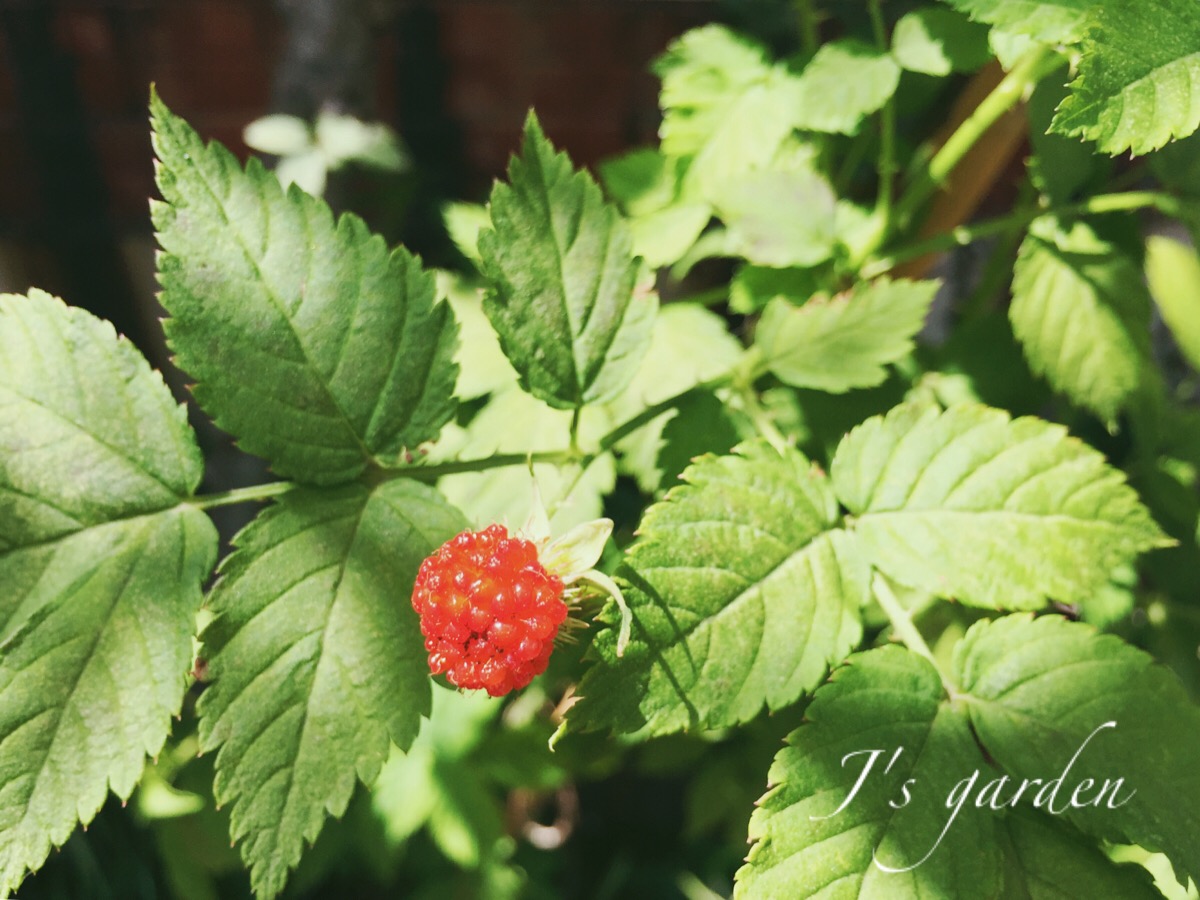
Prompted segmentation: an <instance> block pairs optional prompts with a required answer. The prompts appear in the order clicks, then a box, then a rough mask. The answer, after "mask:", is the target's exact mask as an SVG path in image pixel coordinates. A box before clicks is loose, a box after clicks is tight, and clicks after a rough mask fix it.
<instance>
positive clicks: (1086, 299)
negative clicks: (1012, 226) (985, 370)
mask: <svg viewBox="0 0 1200 900" xmlns="http://www.w3.org/2000/svg"><path fill="white" fill-rule="evenodd" d="M1008 315H1009V320H1010V321H1011V322H1012V327H1013V334H1014V335H1015V336H1016V338H1017V340H1018V341H1020V343H1021V346H1022V348H1023V349H1024V351H1025V358H1026V359H1027V360H1028V361H1029V366H1030V368H1031V369H1033V371H1034V372H1037V373H1038V374H1040V375H1044V376H1045V378H1046V380H1047V381H1049V382H1050V384H1051V386H1053V387H1054V388H1055V389H1056V390H1058V391H1061V392H1062V393H1065V394H1066V395H1067V396H1068V397H1070V398H1071V399H1072V400H1074V401H1075V402H1076V403H1078V404H1079V405H1081V406H1083V407H1086V408H1087V409H1090V410H1091V411H1093V412H1094V413H1096V414H1097V415H1098V416H1100V417H1101V418H1102V419H1104V420H1105V421H1106V422H1112V421H1114V420H1115V419H1116V416H1117V414H1118V413H1119V412H1120V411H1121V410H1122V409H1123V408H1124V406H1125V404H1126V403H1127V402H1128V400H1129V398H1130V397H1131V396H1132V395H1133V392H1134V390H1135V389H1136V388H1137V386H1138V384H1139V382H1140V379H1141V377H1142V368H1143V365H1144V364H1145V363H1146V361H1147V360H1148V358H1149V354H1150V349H1149V332H1148V329H1149V320H1150V298H1149V296H1148V294H1147V293H1146V287H1145V284H1144V283H1143V281H1142V273H1141V272H1140V271H1139V269H1138V266H1137V265H1136V264H1135V263H1134V262H1133V260H1131V259H1129V258H1128V257H1127V256H1125V255H1124V254H1123V253H1121V251H1120V250H1119V249H1118V248H1117V247H1116V246H1115V245H1113V244H1111V243H1109V242H1108V241H1105V240H1103V239H1102V238H1100V236H1099V235H1097V234H1096V232H1095V231H1093V230H1092V228H1091V227H1090V226H1089V225H1087V224H1086V223H1084V222H1075V223H1073V224H1070V225H1065V224H1063V223H1060V222H1058V221H1057V220H1055V219H1053V218H1042V219H1038V220H1037V221H1036V222H1034V223H1033V224H1032V225H1031V226H1030V228H1029V234H1028V235H1027V236H1026V237H1025V240H1024V241H1023V242H1022V244H1021V250H1020V252H1019V253H1018V255H1017V263H1016V267H1015V268H1014V271H1013V301H1012V304H1011V306H1010V307H1009V313H1008Z"/></svg>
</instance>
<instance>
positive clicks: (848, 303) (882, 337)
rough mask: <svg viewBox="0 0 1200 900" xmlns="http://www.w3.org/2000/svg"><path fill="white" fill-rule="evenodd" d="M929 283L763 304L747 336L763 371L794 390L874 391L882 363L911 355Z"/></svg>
mask: <svg viewBox="0 0 1200 900" xmlns="http://www.w3.org/2000/svg"><path fill="white" fill-rule="evenodd" d="M935 293H937V282H934V281H908V280H907V279H900V280H898V281H890V280H888V279H886V278H884V279H880V280H879V281H875V282H871V283H867V282H860V283H858V284H857V285H855V287H854V288H853V289H852V290H851V291H849V292H846V293H843V294H839V295H837V296H836V297H832V298H829V297H826V296H825V295H817V296H815V297H813V298H812V299H810V300H809V301H808V302H807V303H805V304H804V305H803V306H798V307H797V306H793V305H792V304H791V303H789V302H788V301H787V300H785V299H784V298H782V297H777V298H776V299H774V300H772V301H771V302H770V303H768V304H767V308H766V309H765V310H764V311H763V315H762V319H761V320H760V321H759V323H758V328H757V330H756V331H755V334H754V342H755V345H756V346H757V347H758V348H759V350H760V351H761V352H762V357H763V362H764V364H765V365H766V366H767V367H768V368H769V369H770V371H771V372H773V373H774V374H775V375H776V376H777V377H778V378H779V379H780V380H781V381H785V382H787V383H788V384H790V385H793V386H794V387H809V388H817V389H820V390H824V391H830V392H833V393H842V392H845V391H848V390H850V389H851V388H861V387H874V386H875V385H877V384H880V383H882V382H883V380H884V379H885V378H887V369H886V368H885V367H886V366H887V365H888V364H890V363H894V362H897V361H898V360H900V359H903V358H904V357H905V356H907V355H908V354H909V353H911V352H912V349H913V337H914V336H915V335H916V334H917V332H918V331H920V330H921V326H922V325H923V324H924V323H925V316H926V315H927V314H928V312H929V305H930V304H931V303H932V302H933V297H934V294H935Z"/></svg>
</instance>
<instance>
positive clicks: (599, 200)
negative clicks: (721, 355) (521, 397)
mask: <svg viewBox="0 0 1200 900" xmlns="http://www.w3.org/2000/svg"><path fill="white" fill-rule="evenodd" d="M508 177H509V181H510V184H502V183H499V182H497V184H496V186H495V187H494V188H493V189H492V197H491V206H490V209H491V215H492V226H493V228H494V230H492V231H486V232H484V233H483V234H481V235H480V237H479V251H480V253H481V254H482V256H483V261H484V264H483V268H484V274H485V275H486V277H487V278H488V281H489V283H490V290H489V291H488V293H487V295H486V297H485V299H484V311H485V312H486V313H487V314H488V318H489V319H491V321H492V325H493V326H495V328H496V331H497V333H498V334H499V335H500V344H501V346H502V347H503V348H504V352H505V354H506V355H507V356H508V358H509V360H510V361H511V362H512V364H513V367H514V368H515V369H516V370H517V372H518V373H519V374H520V376H521V385H522V387H524V388H525V390H527V391H529V392H530V393H531V394H533V395H534V396H535V397H537V398H538V399H539V400H544V401H545V402H546V403H549V404H550V405H551V406H554V407H556V408H559V409H570V408H572V407H578V406H583V405H584V404H587V403H596V402H599V401H603V400H607V399H609V398H611V397H612V396H613V395H614V394H616V393H617V392H618V391H620V390H621V388H623V387H624V386H625V385H626V384H628V383H629V379H630V378H631V377H632V376H633V372H634V370H635V368H636V366H637V364H638V362H640V361H641V358H642V356H643V355H644V354H645V352H646V346H647V344H648V343H649V340H650V329H651V326H652V324H653V322H654V315H655V312H656V310H657V308H658V302H657V298H655V297H653V296H634V291H633V288H634V280H635V279H636V277H637V271H638V264H637V260H636V259H635V258H634V257H633V253H632V239H631V237H630V234H629V228H628V226H627V225H626V224H625V222H624V220H623V219H622V218H621V217H620V215H619V214H618V213H617V211H616V209H614V208H613V207H612V206H610V205H608V204H607V203H605V201H604V199H603V197H602V196H601V194H600V188H599V187H597V185H596V182H594V181H593V180H592V178H591V176H590V175H588V174H587V173H586V172H577V171H575V169H574V168H573V167H572V166H571V161H570V159H568V158H567V155H566V154H565V153H559V152H556V151H555V149H554V147H553V146H551V144H550V142H549V141H548V140H546V136H545V135H544V134H543V133H542V129H541V126H540V125H539V124H538V121H537V118H536V117H535V116H534V115H533V113H532V112H531V113H530V114H529V118H528V120H527V121H526V123H525V142H524V147H523V148H522V152H521V155H520V156H519V157H513V159H512V161H511V162H510V164H509V168H508Z"/></svg>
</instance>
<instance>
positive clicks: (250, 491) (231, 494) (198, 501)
mask: <svg viewBox="0 0 1200 900" xmlns="http://www.w3.org/2000/svg"><path fill="white" fill-rule="evenodd" d="M295 487H296V482H294V481H272V482H271V483H269V484H253V485H251V486H250V487H243V488H234V489H233V490H230V491H221V492H220V493H218V494H205V495H203V496H200V497H193V498H192V499H191V500H188V501H187V503H188V505H189V506H194V507H196V509H214V508H215V507H218V506H233V505H234V504H236V503H252V502H254V501H256V500H269V499H271V498H272V497H278V496H279V495H280V494H286V493H287V492H288V491H290V490H292V489H293V488H295Z"/></svg>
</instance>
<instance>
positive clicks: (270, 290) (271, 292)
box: [194, 147, 374, 463]
mask: <svg viewBox="0 0 1200 900" xmlns="http://www.w3.org/2000/svg"><path fill="white" fill-rule="evenodd" d="M203 151H204V153H205V155H206V156H208V157H209V158H210V159H211V158H212V152H211V148H210V147H205V148H203ZM218 165H219V163H218ZM194 171H195V172H196V175H197V181H198V182H199V183H200V184H201V185H202V186H203V187H204V189H205V190H206V191H207V192H208V194H209V196H210V197H211V198H212V199H213V201H214V202H215V203H216V205H217V208H218V209H219V210H220V213H221V218H222V219H223V220H224V222H225V225H226V227H227V228H229V229H230V231H231V232H232V233H233V235H234V236H235V239H236V241H237V244H238V247H239V248H240V249H241V251H242V255H243V256H244V257H245V259H246V261H247V262H248V263H249V264H250V267H251V268H252V269H253V270H254V273H255V275H257V277H258V283H259V284H260V285H262V288H263V293H264V295H265V296H266V298H267V300H268V301H269V302H270V304H271V305H272V306H273V307H275V310H276V312H278V313H279V316H280V317H281V318H282V319H283V321H284V322H285V323H286V324H287V328H288V333H289V334H290V335H291V336H292V339H293V340H294V341H295V342H296V347H297V349H298V350H299V351H300V356H301V358H302V359H303V361H304V365H305V366H306V367H307V368H308V370H309V371H310V372H311V373H312V374H313V376H314V380H315V381H316V383H317V385H318V386H319V387H320V389H321V392H322V393H323V394H324V395H325V397H326V398H327V399H328V401H329V404H330V406H331V407H332V408H333V411H334V412H335V413H336V418H337V419H339V420H340V421H341V424H342V426H343V427H344V428H345V429H346V432H347V434H349V435H350V437H351V439H352V440H353V442H354V443H355V444H356V445H357V446H358V448H359V451H360V452H361V453H362V455H363V462H364V463H369V462H371V461H372V460H373V459H374V454H373V453H372V451H371V450H370V448H368V447H367V445H366V444H365V443H363V440H362V438H361V437H360V436H359V434H358V432H357V431H356V430H355V428H354V425H353V423H351V421H350V418H349V416H348V415H347V414H346V411H345V409H343V408H342V405H341V403H340V402H339V401H338V399H337V398H336V397H335V396H334V394H333V391H332V389H331V387H330V385H329V384H327V383H326V381H325V379H324V378H323V377H322V376H321V372H320V369H318V368H317V366H316V365H315V364H314V363H313V360H312V357H311V356H309V353H308V348H307V346H305V343H304V341H303V340H302V339H301V336H300V333H299V332H298V331H297V330H296V325H295V323H294V322H293V321H292V317H291V316H290V315H289V314H288V311H287V309H286V307H285V306H284V304H283V302H282V300H281V298H280V297H279V296H278V295H277V294H276V292H275V289H274V286H273V285H272V284H271V283H270V282H268V280H267V278H266V277H265V275H264V273H263V269H262V267H261V266H260V265H259V263H258V260H257V259H255V257H254V256H253V254H251V252H250V249H249V245H248V244H247V242H246V239H245V235H243V233H242V231H241V229H240V228H238V227H237V226H236V224H235V223H234V222H233V221H232V220H231V219H230V218H229V214H228V211H227V210H226V208H225V202H224V200H223V199H222V197H221V196H220V195H218V194H217V192H216V190H215V189H214V188H213V186H212V184H211V183H210V181H209V178H208V172H207V171H206V168H205V167H204V166H199V165H197V166H195V167H194ZM245 175H246V178H247V180H248V181H249V183H250V184H251V185H253V187H254V188H255V189H256V191H255V195H256V196H255V199H256V200H257V201H258V202H259V203H260V204H261V207H262V209H263V210H264V213H265V215H264V220H265V221H264V223H263V241H264V242H266V241H267V240H268V232H269V231H270V227H269V223H270V219H271V214H270V203H268V202H267V198H266V197H265V196H263V193H262V190H263V189H264V188H267V189H269V187H270V186H269V185H267V184H265V183H264V181H265V179H263V178H259V179H254V178H252V177H251V176H250V173H249V171H247V172H246V173H245ZM270 177H273V176H270ZM283 200H284V203H285V204H286V203H288V202H289V201H288V198H287V196H286V195H285V196H284V197H283ZM293 208H294V210H295V212H296V213H297V215H298V216H299V218H300V219H301V221H302V222H303V226H304V233H305V235H306V236H308V237H309V238H310V239H311V236H312V223H311V222H310V220H309V216H308V211H307V209H305V208H304V204H303V203H301V204H300V205H298V206H294V207H293ZM336 227H337V226H336V223H335V225H334V230H335V231H336ZM305 262H306V264H308V265H311V263H312V258H311V255H308V256H307V257H306V260H305Z"/></svg>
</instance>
